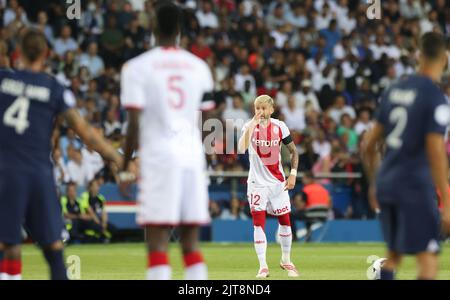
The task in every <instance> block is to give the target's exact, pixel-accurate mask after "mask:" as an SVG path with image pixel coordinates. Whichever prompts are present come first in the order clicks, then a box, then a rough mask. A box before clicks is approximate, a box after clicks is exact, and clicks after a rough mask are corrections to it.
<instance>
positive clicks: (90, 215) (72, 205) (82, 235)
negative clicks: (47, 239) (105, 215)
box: [61, 182, 102, 242]
mask: <svg viewBox="0 0 450 300" xmlns="http://www.w3.org/2000/svg"><path fill="white" fill-rule="evenodd" d="M61 207H62V213H63V216H64V219H65V221H66V228H67V230H68V231H69V234H70V239H71V241H72V242H85V241H89V240H90V239H89V237H90V236H95V235H97V234H101V232H102V227H101V226H100V225H98V224H97V223H96V222H95V221H94V219H95V214H94V212H93V211H92V209H91V208H90V207H89V206H86V205H85V204H83V203H80V201H79V199H78V198H77V185H76V183H74V182H69V183H68V184H67V187H66V195H65V196H62V197H61Z"/></svg>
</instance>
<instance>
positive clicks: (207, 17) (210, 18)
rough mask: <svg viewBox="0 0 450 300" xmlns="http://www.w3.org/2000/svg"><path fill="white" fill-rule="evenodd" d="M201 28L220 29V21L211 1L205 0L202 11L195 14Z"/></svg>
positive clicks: (202, 3)
mask: <svg viewBox="0 0 450 300" xmlns="http://www.w3.org/2000/svg"><path fill="white" fill-rule="evenodd" d="M195 16H196V17H197V20H198V23H199V24H200V27H202V28H205V27H209V28H213V29H215V28H217V27H219V21H218V19H217V16H216V14H215V13H214V12H213V11H212V3H211V1H210V0H203V1H202V2H201V9H200V10H198V11H197V13H196V14H195Z"/></svg>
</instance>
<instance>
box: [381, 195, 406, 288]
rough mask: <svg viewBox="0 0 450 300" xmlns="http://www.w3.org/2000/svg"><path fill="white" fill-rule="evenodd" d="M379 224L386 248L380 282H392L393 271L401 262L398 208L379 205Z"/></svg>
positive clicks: (392, 205)
mask: <svg viewBox="0 0 450 300" xmlns="http://www.w3.org/2000/svg"><path fill="white" fill-rule="evenodd" d="M380 209H381V213H380V223H381V228H382V231H383V237H384V240H385V243H386V246H387V248H388V252H387V254H386V258H387V259H386V261H385V262H384V263H383V266H382V268H381V274H380V279H381V280H393V279H394V277H395V276H394V275H395V273H394V272H395V270H397V269H398V267H399V266H400V262H401V258H402V257H401V255H400V253H399V252H398V248H397V247H398V243H397V240H398V238H399V225H400V224H399V220H398V208H397V207H396V205H394V204H385V203H380Z"/></svg>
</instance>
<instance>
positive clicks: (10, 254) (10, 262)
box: [2, 243, 22, 280]
mask: <svg viewBox="0 0 450 300" xmlns="http://www.w3.org/2000/svg"><path fill="white" fill-rule="evenodd" d="M3 249H4V250H3V253H4V254H3V256H4V260H3V270H4V274H3V278H2V279H3V280H21V279H22V259H21V247H20V244H6V243H5V244H3Z"/></svg>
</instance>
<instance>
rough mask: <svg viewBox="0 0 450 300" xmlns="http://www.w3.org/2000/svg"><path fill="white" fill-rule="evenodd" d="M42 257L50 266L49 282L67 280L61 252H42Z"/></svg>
mask: <svg viewBox="0 0 450 300" xmlns="http://www.w3.org/2000/svg"><path fill="white" fill-rule="evenodd" d="M44 256H45V259H46V260H47V262H48V264H49V266H50V278H51V280H68V278H67V271H66V266H65V265H64V256H63V250H44Z"/></svg>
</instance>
